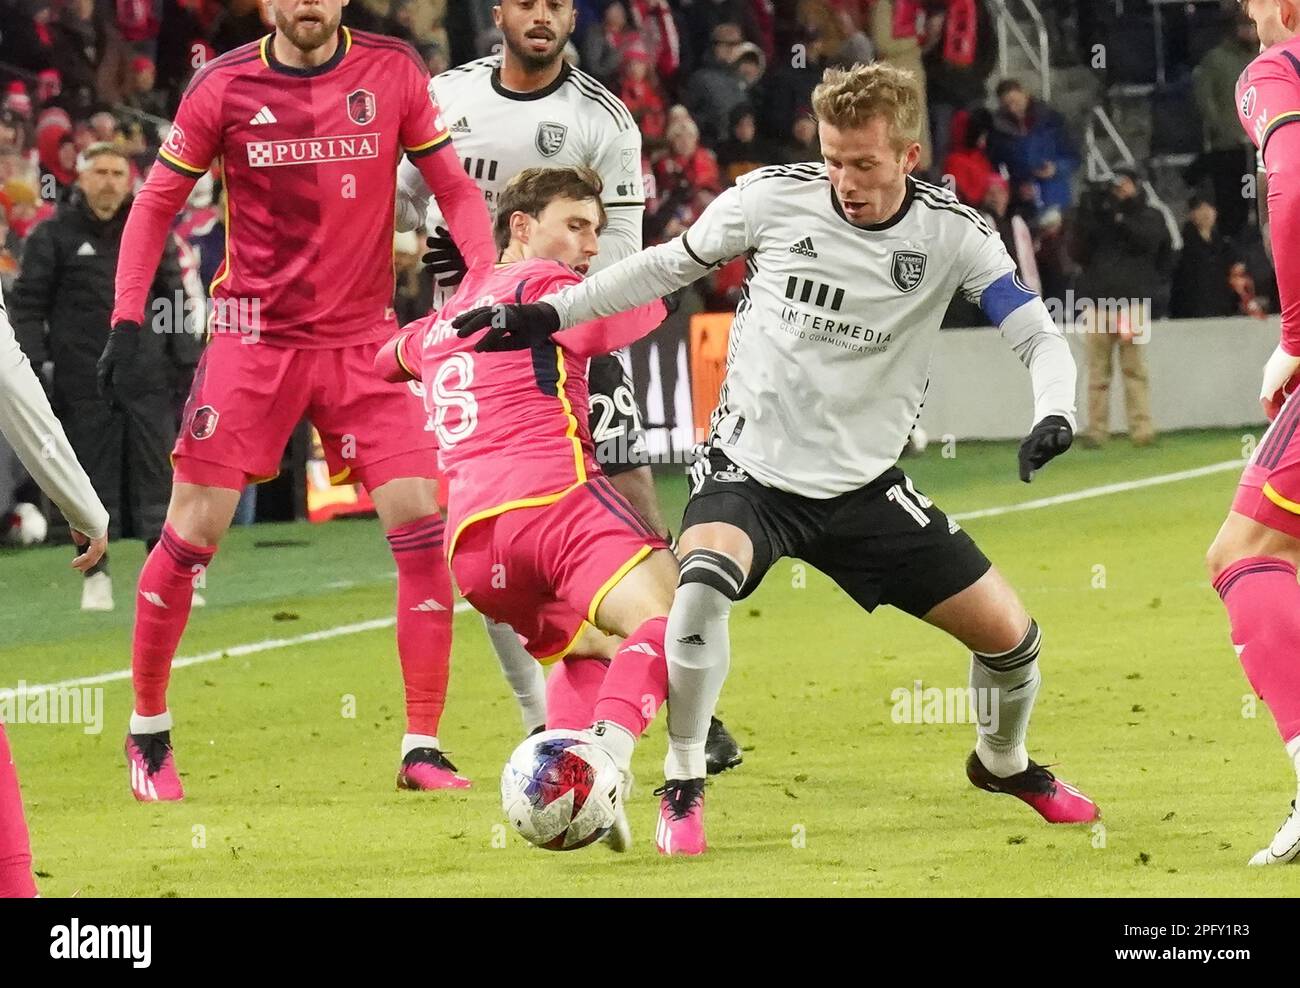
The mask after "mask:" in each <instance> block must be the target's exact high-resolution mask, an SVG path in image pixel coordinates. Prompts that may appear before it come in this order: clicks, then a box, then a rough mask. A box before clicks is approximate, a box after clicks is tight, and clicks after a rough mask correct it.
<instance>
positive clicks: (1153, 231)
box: [1075, 190, 1171, 316]
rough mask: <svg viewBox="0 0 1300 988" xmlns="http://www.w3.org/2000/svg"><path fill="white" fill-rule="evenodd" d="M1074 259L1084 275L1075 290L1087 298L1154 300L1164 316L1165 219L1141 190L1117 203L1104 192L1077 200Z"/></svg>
mask: <svg viewBox="0 0 1300 988" xmlns="http://www.w3.org/2000/svg"><path fill="white" fill-rule="evenodd" d="M1075 232H1076V237H1077V240H1076V257H1077V258H1078V260H1079V263H1080V265H1081V267H1082V268H1083V271H1082V273H1081V274H1080V276H1079V283H1078V286H1077V291H1078V293H1079V295H1080V296H1083V297H1085V298H1094V299H1104V298H1114V299H1128V298H1137V299H1143V298H1149V299H1152V300H1153V302H1152V304H1153V306H1154V309H1155V313H1156V315H1157V316H1159V315H1162V314H1163V308H1162V302H1163V299H1164V298H1165V292H1164V290H1163V289H1164V288H1165V286H1166V285H1167V284H1168V280H1169V269H1170V259H1171V258H1170V254H1171V244H1170V239H1169V229H1168V227H1166V226H1165V218H1164V217H1163V216H1161V215H1160V212H1159V211H1158V210H1157V209H1155V207H1153V206H1151V205H1149V204H1148V203H1147V200H1146V193H1145V192H1143V191H1141V190H1139V191H1138V194H1137V195H1136V196H1135V197H1133V198H1132V199H1129V200H1126V201H1124V202H1122V203H1117V202H1116V201H1115V200H1114V199H1113V198H1111V197H1109V196H1104V197H1101V198H1098V199H1096V200H1095V201H1092V202H1089V201H1088V200H1087V199H1085V201H1084V202H1083V203H1081V204H1080V207H1079V211H1078V213H1077V215H1076V220H1075Z"/></svg>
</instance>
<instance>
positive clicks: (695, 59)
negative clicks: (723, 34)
mask: <svg viewBox="0 0 1300 988" xmlns="http://www.w3.org/2000/svg"><path fill="white" fill-rule="evenodd" d="M668 6H670V7H674V6H675V7H676V8H677V9H678V10H679V11H680V19H681V32H680V34H681V37H682V38H683V39H685V40H686V44H687V50H686V52H685V53H684V54H685V56H686V57H685V58H684V59H683V63H684V65H683V68H684V69H685V70H686V72H688V73H694V72H698V71H699V70H700V69H701V68H702V67H703V66H704V65H706V64H707V63H708V61H709V59H710V58H711V57H716V56H717V54H718V48H717V44H716V39H715V36H714V32H715V31H716V30H717V28H718V27H719V25H722V24H730V25H733V26H734V27H735V28H736V31H737V32H738V34H739V37H737V38H736V44H739V43H740V42H741V41H743V40H744V39H745V38H746V37H754V38H758V37H760V36H761V34H762V31H761V30H760V23H759V21H760V18H759V16H758V14H757V13H756V12H757V11H758V10H759V9H760V8H761V7H762V6H763V5H762V3H761V2H759V0H691V2H690V3H682V2H680V0H671V2H669V4H668ZM728 37H729V35H728ZM706 39H708V40H707V41H706ZM710 41H712V42H714V44H713V45H712V47H711V48H710V47H709V42H710ZM696 45H702V46H703V47H700V48H694V47H692V46H696Z"/></svg>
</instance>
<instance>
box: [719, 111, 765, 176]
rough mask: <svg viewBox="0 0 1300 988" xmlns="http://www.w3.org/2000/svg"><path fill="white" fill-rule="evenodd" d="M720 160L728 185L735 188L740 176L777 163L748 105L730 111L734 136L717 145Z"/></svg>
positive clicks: (732, 134)
mask: <svg viewBox="0 0 1300 988" xmlns="http://www.w3.org/2000/svg"><path fill="white" fill-rule="evenodd" d="M717 159H718V165H719V167H721V169H722V173H723V178H724V180H725V184H727V185H735V184H736V179H738V178H740V176H741V175H744V174H745V173H746V172H752V171H753V170H754V169H755V168H761V167H762V166H763V165H767V164H771V163H772V161H773V160H774V155H773V152H772V149H771V147H769V146H768V143H767V141H765V140H764V139H763V138H761V137H759V136H758V121H757V119H756V117H755V114H754V108H753V107H752V106H750V105H749V104H748V103H741V104H740V105H739V106H737V107H736V108H735V109H734V110H732V111H731V136H730V137H728V138H727V139H726V140H725V141H723V142H722V143H721V144H719V145H718V149H717Z"/></svg>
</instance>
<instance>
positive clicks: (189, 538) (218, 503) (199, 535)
mask: <svg viewBox="0 0 1300 988" xmlns="http://www.w3.org/2000/svg"><path fill="white" fill-rule="evenodd" d="M239 495H240V492H239V491H235V490H228V489H227V488H224V487H205V486H202V485H199V484H186V483H177V484H173V485H172V499H171V504H170V505H169V506H168V508H167V523H168V524H169V525H170V526H171V528H172V530H173V531H174V532H175V533H176V534H177V535H179V536H180V537H181V538H183V539H184V540H185V541H186V542H192V543H193V544H195V545H204V546H211V545H216V544H217V543H218V542H220V541H221V538H222V536H224V535H225V534H226V530H227V529H228V528H230V522H231V519H233V518H234V516H235V508H236V506H237V505H238V504H239Z"/></svg>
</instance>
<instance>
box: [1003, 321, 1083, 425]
mask: <svg viewBox="0 0 1300 988" xmlns="http://www.w3.org/2000/svg"><path fill="white" fill-rule="evenodd" d="M1001 328H1002V335H1003V336H1004V337H1005V338H1006V340H1007V342H1008V343H1009V344H1010V345H1011V349H1012V350H1013V351H1014V352H1015V355H1016V356H1017V357H1019V358H1020V362H1021V363H1022V364H1024V365H1025V367H1026V368H1028V369H1029V378H1030V381H1031V383H1032V386H1033V389H1034V421H1035V422H1041V421H1042V420H1043V419H1045V418H1046V417H1047V416H1049V415H1060V416H1061V417H1062V418H1064V419H1065V420H1066V421H1067V422H1069V423H1070V428H1072V429H1073V428H1075V427H1076V425H1077V423H1076V422H1075V417H1074V410H1075V391H1076V382H1077V381H1078V376H1079V372H1078V368H1077V367H1076V366H1075V363H1074V355H1073V354H1072V353H1070V345H1069V343H1067V342H1066V340H1065V336H1064V335H1063V334H1062V333H1061V331H1060V330H1059V329H1058V328H1057V327H1056V324H1055V323H1054V322H1053V321H1052V317H1051V314H1050V313H1048V311H1047V306H1045V305H1044V304H1043V301H1042V299H1039V298H1035V299H1033V300H1032V301H1030V302H1027V303H1026V304H1024V305H1022V306H1021V307H1020V308H1019V309H1017V310H1016V311H1015V312H1012V313H1011V314H1010V315H1008V316H1007V317H1006V318H1005V319H1004V320H1003V322H1002V327H1001Z"/></svg>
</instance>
